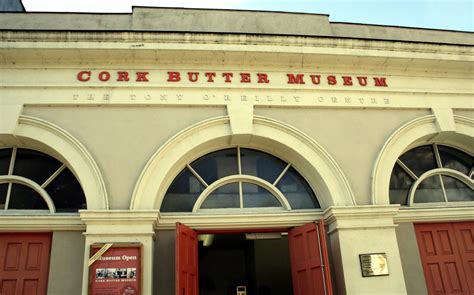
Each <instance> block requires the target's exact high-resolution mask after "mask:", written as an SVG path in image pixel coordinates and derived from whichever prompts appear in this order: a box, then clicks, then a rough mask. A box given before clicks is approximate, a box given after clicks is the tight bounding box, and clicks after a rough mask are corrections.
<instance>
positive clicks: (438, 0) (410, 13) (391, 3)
mask: <svg viewBox="0 0 474 295" xmlns="http://www.w3.org/2000/svg"><path fill="white" fill-rule="evenodd" d="M23 4H24V6H25V8H26V10H27V11H63V12H66V11H67V12H130V11H131V7H132V5H135V6H157V7H196V8H220V9H250V10H273V11H292V12H307V13H322V14H329V15H330V20H331V21H333V22H354V23H365V24H381V25H392V26H408V27H422V28H434V29H445V30H461V31H474V25H473V15H474V4H473V1H472V0H413V1H409V0H356V1H348V0H258V1H257V0H220V1H217V0H199V1H197V0H194V1H193V0H174V1H164V0H62V1H57V0H23Z"/></svg>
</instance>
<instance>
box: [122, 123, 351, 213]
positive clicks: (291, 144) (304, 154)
mask: <svg viewBox="0 0 474 295" xmlns="http://www.w3.org/2000/svg"><path fill="white" fill-rule="evenodd" d="M252 122H253V124H252V131H251V134H248V136H235V135H234V134H233V132H232V128H231V126H230V118H229V117H228V116H223V117H217V118H213V119H209V120H206V121H203V122H200V123H198V124H196V125H193V126H191V127H189V128H188V129H185V130H183V131H182V132H180V133H178V134H177V135H176V136H174V137H173V138H171V139H170V140H169V141H168V142H167V143H166V144H165V145H164V146H162V147H161V148H160V149H159V150H158V151H157V152H156V153H155V154H154V155H153V156H152V158H151V159H150V160H149V162H148V163H147V165H146V166H145V168H144V170H143V172H142V174H141V175H140V178H139V180H138V182H137V185H136V187H135V190H134V193H133V197H132V202H131V205H130V209H132V210H139V209H141V210H144V209H156V208H160V205H161V202H162V201H163V197H164V195H165V193H166V190H167V188H168V187H169V185H170V184H171V182H172V181H173V179H174V178H175V177H176V175H177V174H178V173H179V172H180V171H181V170H182V168H183V167H184V165H186V163H189V162H191V161H192V160H194V159H196V158H198V157H200V156H202V155H204V154H207V153H209V152H212V151H216V150H219V149H224V148H227V147H229V146H235V145H242V146H245V147H249V148H254V149H257V150H261V151H264V152H267V153H269V154H273V155H275V156H277V157H279V158H282V159H284V160H287V161H289V162H291V163H293V164H294V166H295V167H297V168H298V170H299V172H300V173H301V174H302V175H303V176H304V177H305V178H306V179H307V181H308V183H309V184H310V186H311V188H312V189H313V190H314V192H315V193H316V194H317V195H318V196H319V198H320V199H319V201H320V203H321V208H327V207H330V206H352V205H355V201H354V197H353V194H352V191H351V189H350V186H349V184H348V182H347V179H346V178H345V176H344V175H343V173H342V171H341V169H340V168H339V166H338V165H337V163H336V162H335V161H334V159H333V158H332V157H331V156H330V155H329V153H328V152H327V151H326V150H325V149H324V148H323V147H321V146H320V145H319V144H318V143H316V142H315V141H314V140H313V139H311V138H310V137H308V136H307V135H305V134H304V133H303V132H301V131H299V130H297V129H295V128H293V127H292V126H289V125H288V124H284V123H281V122H278V121H276V120H272V119H269V118H265V117H261V116H254V117H253V121H252Z"/></svg>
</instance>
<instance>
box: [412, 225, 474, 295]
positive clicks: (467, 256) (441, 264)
mask: <svg viewBox="0 0 474 295" xmlns="http://www.w3.org/2000/svg"><path fill="white" fill-rule="evenodd" d="M415 232H416V238H417V242H418V248H419V251H420V256H421V262H422V265H423V272H424V275H425V280H426V285H427V289H428V293H429V294H463V295H464V294H466V295H471V294H474V222H453V223H426V224H415Z"/></svg>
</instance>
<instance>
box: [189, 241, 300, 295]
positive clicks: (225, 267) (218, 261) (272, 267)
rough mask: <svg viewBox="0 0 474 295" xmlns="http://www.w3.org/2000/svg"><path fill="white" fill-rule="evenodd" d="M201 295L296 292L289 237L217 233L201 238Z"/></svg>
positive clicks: (278, 294)
mask: <svg viewBox="0 0 474 295" xmlns="http://www.w3.org/2000/svg"><path fill="white" fill-rule="evenodd" d="M199 240H200V243H199V248H198V253H199V254H198V256H199V289H200V292H199V294H200V295H227V294H236V288H237V286H246V289H247V294H249V295H250V294H252V295H270V294H271V295H288V294H292V293H293V289H292V284H291V264H290V256H289V249H288V237H287V236H286V235H284V234H283V235H282V234H280V233H269V234H255V233H252V234H244V233H242V234H215V235H200V236H199Z"/></svg>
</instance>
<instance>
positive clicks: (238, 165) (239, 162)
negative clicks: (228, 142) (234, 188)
mask: <svg viewBox="0 0 474 295" xmlns="http://www.w3.org/2000/svg"><path fill="white" fill-rule="evenodd" d="M237 169H238V171H239V175H242V160H241V159H240V146H237Z"/></svg>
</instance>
